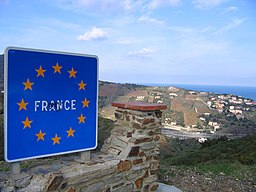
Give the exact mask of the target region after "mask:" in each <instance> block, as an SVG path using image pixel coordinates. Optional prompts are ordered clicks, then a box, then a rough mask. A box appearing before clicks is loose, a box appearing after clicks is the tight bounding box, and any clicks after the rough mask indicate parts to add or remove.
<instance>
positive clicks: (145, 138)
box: [134, 137, 153, 144]
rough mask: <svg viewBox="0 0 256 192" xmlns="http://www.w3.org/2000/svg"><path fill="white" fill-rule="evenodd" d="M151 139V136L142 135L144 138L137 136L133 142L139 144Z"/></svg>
mask: <svg viewBox="0 0 256 192" xmlns="http://www.w3.org/2000/svg"><path fill="white" fill-rule="evenodd" d="M152 140H153V138H152V137H144V138H138V139H136V140H135V142H134V144H140V143H145V142H151V141H152Z"/></svg>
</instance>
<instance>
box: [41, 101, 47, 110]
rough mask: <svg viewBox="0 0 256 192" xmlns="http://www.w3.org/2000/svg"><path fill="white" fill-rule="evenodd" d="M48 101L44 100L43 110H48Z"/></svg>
mask: <svg viewBox="0 0 256 192" xmlns="http://www.w3.org/2000/svg"><path fill="white" fill-rule="evenodd" d="M47 106H48V102H47V101H42V111H47Z"/></svg>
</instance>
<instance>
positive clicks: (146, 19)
mask: <svg viewBox="0 0 256 192" xmlns="http://www.w3.org/2000/svg"><path fill="white" fill-rule="evenodd" d="M138 22H143V23H153V24H164V21H161V20H158V19H155V18H151V17H148V16H141V17H140V18H139V19H138Z"/></svg>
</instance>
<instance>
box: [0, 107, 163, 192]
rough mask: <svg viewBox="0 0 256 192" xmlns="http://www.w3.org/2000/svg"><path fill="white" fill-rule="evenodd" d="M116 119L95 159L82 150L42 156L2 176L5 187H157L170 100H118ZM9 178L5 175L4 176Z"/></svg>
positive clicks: (107, 191) (72, 191)
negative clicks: (159, 102) (54, 156)
mask: <svg viewBox="0 0 256 192" xmlns="http://www.w3.org/2000/svg"><path fill="white" fill-rule="evenodd" d="M113 106H116V107H118V108H117V110H116V112H115V117H116V119H117V121H116V125H115V127H114V129H113V130H112V132H111V136H110V137H109V138H108V139H107V140H106V141H105V143H104V145H103V147H102V150H101V152H100V153H98V154H91V159H90V160H89V161H82V160H81V159H79V158H78V157H76V156H73V157H72V156H68V157H63V158H62V159H61V160H56V161H53V162H47V161H42V163H41V165H36V166H31V167H30V168H29V169H27V170H23V171H22V172H21V174H18V175H14V174H9V173H5V175H4V177H3V176H2V177H0V178H2V179H0V189H1V191H20V192H23V191H24V192H29V191H31V192H32V191H33V192H34V191H65V192H66V191H67V192H80V191H81V192H82V191H88V192H96V191H102V192H103V191H104V192H111V191H113V192H114V191H115V192H119V191H120V192H121V191H125V192H129V191H156V190H157V187H158V184H157V175H156V173H157V169H158V163H159V162H158V154H159V146H158V140H159V136H158V135H157V131H158V129H159V127H160V125H161V121H160V118H161V111H160V110H161V109H165V108H166V106H164V105H153V104H138V103H114V104H113ZM3 178H5V179H3Z"/></svg>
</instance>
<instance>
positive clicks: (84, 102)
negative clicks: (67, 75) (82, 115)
mask: <svg viewBox="0 0 256 192" xmlns="http://www.w3.org/2000/svg"><path fill="white" fill-rule="evenodd" d="M82 103H83V108H84V107H89V103H90V101H88V100H87V99H86V98H85V99H84V100H83V101H82Z"/></svg>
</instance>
